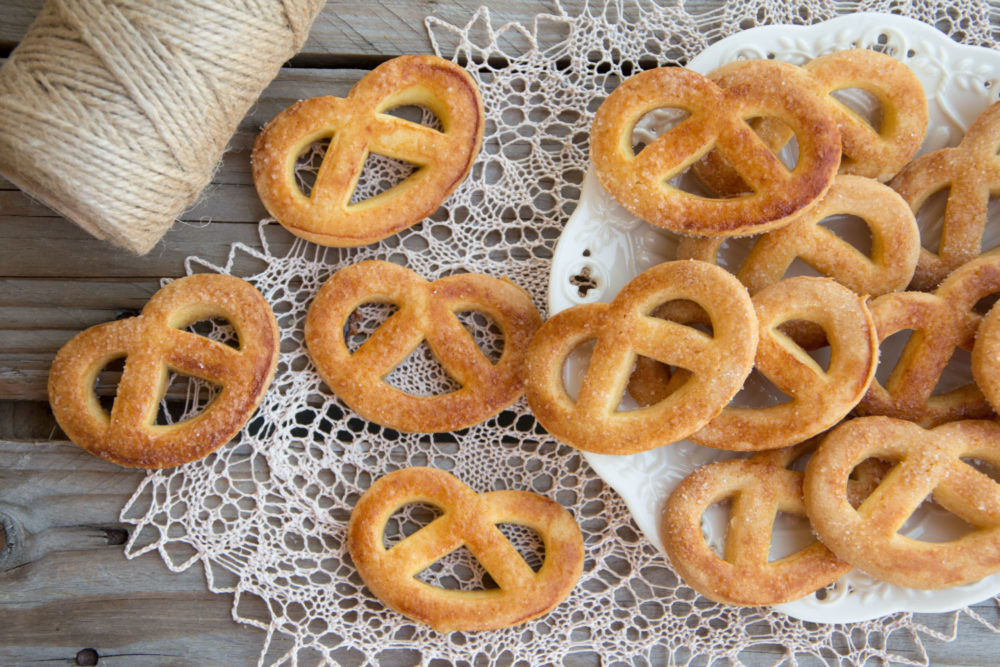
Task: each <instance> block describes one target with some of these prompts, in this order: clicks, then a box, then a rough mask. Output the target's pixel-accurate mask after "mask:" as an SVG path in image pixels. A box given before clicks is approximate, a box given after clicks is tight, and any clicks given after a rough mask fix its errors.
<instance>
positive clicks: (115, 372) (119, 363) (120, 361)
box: [94, 355, 125, 415]
mask: <svg viewBox="0 0 1000 667" xmlns="http://www.w3.org/2000/svg"><path fill="white" fill-rule="evenodd" d="M123 370H125V356H124V355H122V356H120V357H115V358H114V359H111V360H110V361H108V363H106V364H105V365H104V367H103V368H101V370H100V371H98V372H97V376H96V377H95V378H94V393H95V394H96V395H97V400H98V402H99V403H100V404H101V408H102V409H103V410H104V413H105V414H107V415H110V414H111V408H112V407H113V406H114V404H115V394H117V393H118V383H119V382H121V379H122V371H123Z"/></svg>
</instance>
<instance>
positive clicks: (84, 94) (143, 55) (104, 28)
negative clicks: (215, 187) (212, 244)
mask: <svg viewBox="0 0 1000 667" xmlns="http://www.w3.org/2000/svg"><path fill="white" fill-rule="evenodd" d="M324 1H325V0H158V1H157V2H148V0H49V1H48V2H47V3H46V5H45V7H44V9H43V10H42V13H41V14H40V15H39V17H38V18H37V19H36V20H35V22H34V23H33V24H32V26H31V28H30V30H29V31H28V34H27V35H26V36H25V38H24V40H23V41H22V42H21V43H20V44H19V45H18V47H17V48H16V49H15V50H14V52H13V53H12V54H11V57H10V59H9V61H8V62H7V63H6V64H5V65H4V67H3V68H2V69H0V173H2V174H3V175H4V176H6V177H7V178H8V179H10V180H11V181H12V182H13V183H14V184H15V185H17V186H18V187H20V188H21V189H23V190H24V191H26V192H27V193H28V194H30V195H31V196H33V197H35V198H36V199H38V200H40V201H42V202H44V203H46V204H47V205H49V206H50V207H52V208H54V209H55V210H57V211H59V212H60V213H62V214H63V215H65V216H66V217H68V218H70V219H71V220H73V221H74V222H76V223H77V224H79V225H80V226H81V227H83V228H84V229H86V230H87V231H88V232H90V233H91V234H93V235H94V236H97V237H98V238H102V239H108V240H110V241H111V242H113V243H115V244H117V245H120V246H123V247H125V248H128V249H129V250H132V251H133V252H137V253H145V252H148V251H149V250H150V248H152V247H153V245H155V244H156V242H157V241H158V240H159V239H160V238H161V237H162V236H163V234H164V233H166V231H167V229H169V228H170V226H171V224H172V223H173V221H174V220H175V219H176V218H177V216H178V215H179V214H180V213H181V212H182V211H183V210H184V209H185V208H187V207H189V206H190V205H191V204H192V203H194V201H195V200H196V199H197V197H198V195H199V193H200V192H201V191H202V189H203V188H204V187H205V186H206V185H207V184H208V183H209V182H210V181H211V179H212V174H213V173H214V171H215V167H216V165H217V163H218V161H219V159H220V158H221V156H222V152H223V150H224V149H225V147H226V144H227V143H228V141H229V139H230V137H231V136H232V135H233V133H234V132H235V131H236V126H237V124H238V123H239V121H240V120H241V119H242V118H243V116H244V115H245V114H246V112H247V110H248V109H249V108H250V105H251V104H253V103H254V101H255V100H256V99H257V97H258V96H259V95H260V93H261V92H262V91H263V89H264V87H265V86H266V85H267V84H268V83H269V82H270V81H271V80H272V79H273V78H274V76H275V75H276V74H277V72H278V69H279V68H280V67H281V65H282V63H284V62H285V61H286V60H287V59H288V58H290V57H291V56H292V55H294V54H295V53H296V52H297V51H298V50H299V48H300V47H301V46H302V43H303V42H304V41H305V39H306V35H307V34H308V31H309V26H310V25H311V24H312V21H313V19H314V18H315V16H316V14H317V13H318V12H319V9H320V8H321V7H322V6H323V3H324Z"/></svg>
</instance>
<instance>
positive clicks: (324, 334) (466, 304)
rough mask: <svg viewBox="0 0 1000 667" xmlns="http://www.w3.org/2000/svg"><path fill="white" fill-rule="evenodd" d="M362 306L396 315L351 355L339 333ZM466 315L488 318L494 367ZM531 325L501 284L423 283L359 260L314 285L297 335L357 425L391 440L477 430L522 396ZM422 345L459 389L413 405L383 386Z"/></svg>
mask: <svg viewBox="0 0 1000 667" xmlns="http://www.w3.org/2000/svg"><path fill="white" fill-rule="evenodd" d="M365 303H392V304H395V305H396V306H397V307H398V308H399V310H398V311H397V312H396V313H394V314H393V315H392V316H391V317H390V318H389V319H388V320H386V321H385V322H384V323H382V325H381V326H380V327H379V328H378V329H377V330H376V331H375V332H374V333H373V334H372V335H371V337H370V338H369V339H368V340H366V341H365V342H364V343H363V344H362V345H361V347H360V348H358V349H357V350H356V351H355V352H354V353H353V354H352V353H351V352H350V350H349V349H348V347H347V341H346V340H345V335H344V328H345V326H346V324H347V318H348V317H349V316H350V315H351V313H353V312H354V310H355V309H356V308H357V307H358V306H360V305H362V304H365ZM465 310H474V311H478V312H481V313H484V314H486V315H488V316H490V317H491V318H492V319H493V320H494V321H495V322H496V324H497V325H498V326H499V327H500V329H501V330H502V331H503V336H504V348H503V353H502V355H501V356H500V360H499V361H498V362H497V363H496V365H493V364H492V363H490V360H489V358H487V357H486V355H485V354H483V352H482V351H481V350H480V349H479V347H478V346H477V345H476V343H475V341H474V340H473V338H472V336H471V335H470V334H469V332H468V330H466V329H465V327H464V326H462V323H461V322H460V321H459V320H458V318H457V317H456V315H455V313H458V312H462V311H465ZM540 324H541V317H540V316H539V314H538V311H537V310H536V309H535V307H534V305H533V304H532V303H531V297H530V296H529V295H528V293H527V292H525V291H524V290H523V289H521V288H520V287H518V286H517V285H514V284H513V283H511V282H508V281H506V280H499V279H496V278H491V277H489V276H484V275H479V274H474V273H466V274H460V275H453V276H448V277H446V278H442V279H440V280H437V281H435V282H432V283H429V282H427V281H426V280H424V279H423V278H421V277H420V276H419V275H417V274H416V273H414V272H413V271H411V270H409V269H407V268H404V267H402V266H398V265H396V264H392V263H391V262H382V261H366V262H360V263H358V264H355V265H353V266H348V267H346V268H344V269H341V270H340V271H338V272H337V273H336V274H334V275H333V277H331V278H330V279H329V280H328V281H327V282H326V283H325V284H324V285H323V287H322V288H321V289H320V291H319V293H318V294H317V295H316V299H315V300H314V301H313V303H312V305H311V306H310V307H309V312H308V314H307V316H306V326H305V335H306V345H307V346H308V348H309V354H310V355H311V356H312V358H313V361H315V362H316V367H317V369H318V370H319V373H320V375H321V376H322V377H323V380H324V381H325V382H326V384H327V385H328V386H329V387H330V389H332V390H333V392H334V393H335V394H337V395H338V396H339V397H340V398H341V399H343V401H344V402H345V403H347V404H348V405H349V406H351V407H352V408H353V409H354V410H356V411H357V412H358V413H359V414H360V415H361V416H362V417H364V418H365V419H368V420H369V421H373V422H375V423H377V424H381V425H383V426H388V427H390V428H394V429H397V430H399V431H406V432H419V433H439V432H444V431H454V430H457V429H460V428H465V427H467V426H471V425H473V424H477V423H479V422H481V421H483V420H484V419H487V418H488V417H490V416H492V415H494V414H496V413H498V412H500V410H502V409H504V408H505V407H507V406H509V405H510V404H511V403H513V402H514V401H516V400H517V399H518V398H519V397H520V396H521V394H522V393H523V392H524V378H523V375H524V368H523V366H524V355H525V350H526V349H527V347H528V341H529V340H530V339H531V335H532V334H533V333H534V332H535V330H536V329H537V328H538V327H539V325H540ZM422 340H426V341H427V344H428V345H429V346H430V349H431V352H433V353H434V356H435V357H437V359H438V361H439V362H440V363H441V365H442V366H443V367H444V369H445V370H446V371H447V372H448V374H449V375H450V376H451V377H452V378H453V379H455V380H457V381H458V382H459V383H460V384H461V385H462V388H461V389H459V390H457V391H453V392H450V393H446V394H441V395H437V396H415V395H412V394H408V393H406V392H403V391H400V390H399V389H396V388H394V387H392V386H390V385H389V384H388V383H386V382H385V380H384V378H385V377H386V376H387V375H388V374H389V373H390V372H392V370H393V369H394V368H395V367H396V366H398V365H399V364H401V363H402V362H403V361H404V360H405V359H406V358H407V357H408V356H409V355H410V353H412V352H413V351H414V350H415V349H416V348H417V346H418V345H419V344H420V342H421V341H422Z"/></svg>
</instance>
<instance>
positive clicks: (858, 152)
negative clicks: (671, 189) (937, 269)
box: [695, 49, 928, 195]
mask: <svg viewBox="0 0 1000 667" xmlns="http://www.w3.org/2000/svg"><path fill="white" fill-rule="evenodd" d="M753 62H755V61H751V60H740V61H735V62H732V63H729V64H728V65H724V66H723V67H720V68H719V69H717V70H715V71H714V72H712V73H711V74H709V78H710V79H711V80H712V81H714V82H715V83H716V84H718V85H719V86H722V87H723V88H728V87H730V86H739V85H745V84H750V85H752V84H753V81H754V77H755V76H756V72H755V71H754V70H755V66H754V65H753V64H752V63H753ZM794 85H795V86H796V87H798V88H800V89H801V93H800V94H802V95H810V96H812V97H814V98H816V99H818V100H820V102H821V103H822V104H824V106H825V108H826V110H827V113H829V114H830V116H831V117H832V118H833V119H834V120H835V121H836V123H837V127H838V128H840V137H841V142H842V143H843V150H844V155H843V157H842V158H841V161H840V168H839V172H840V173H841V174H853V175H857V176H864V177H867V178H873V179H876V180H879V181H887V180H889V179H890V178H892V177H893V176H894V175H895V174H896V172H898V171H899V170H900V169H902V167H903V165H905V164H906V163H907V162H909V161H910V159H911V158H912V157H913V156H914V155H916V153H917V151H918V150H920V144H921V143H922V142H923V140H924V135H925V134H926V132H927V123H928V113H927V97H926V96H925V94H924V89H923V86H922V85H921V84H920V80H919V79H918V78H917V77H916V75H915V74H914V73H913V72H912V70H910V68H909V67H907V66H906V65H904V64H903V63H901V62H900V61H898V60H896V59H895V58H893V57H891V56H887V55H885V54H882V53H878V52H877V51H871V50H867V49H850V50H846V51H837V52H835V53H830V54H827V55H825V56H820V57H819V58H816V59H815V60H811V61H810V62H808V63H806V64H805V65H803V66H802V67H801V68H800V76H798V77H796V78H795V84H794ZM849 88H855V89H861V90H864V91H866V92H868V93H869V94H871V95H872V96H874V97H875V98H876V99H877V100H878V102H879V104H880V106H881V112H882V120H881V123H880V128H879V129H878V130H876V129H874V128H873V127H872V126H871V124H869V123H868V122H867V121H866V120H865V119H864V118H863V117H862V116H861V115H859V114H858V113H857V112H856V111H854V110H853V109H851V108H850V107H849V106H848V105H847V104H845V103H844V102H842V101H840V100H838V99H837V98H836V97H834V96H833V93H834V92H836V91H839V90H845V89H849ZM753 127H754V129H755V131H756V132H757V133H758V134H759V135H760V136H761V138H762V139H763V141H764V142H765V143H766V144H767V145H768V147H770V149H771V150H772V151H773V152H774V153H777V152H778V151H779V150H781V148H782V147H783V146H784V145H785V144H787V143H788V142H789V140H790V139H791V138H792V136H793V133H792V131H791V129H790V128H788V127H787V126H785V125H784V124H782V123H781V122H779V121H778V120H777V119H775V118H767V117H764V118H760V119H759V121H758V122H755V123H754V124H753ZM695 173H696V174H697V175H698V178H699V179H701V181H702V182H703V183H705V185H707V186H708V187H710V188H711V189H712V190H714V191H715V192H718V193H719V194H722V195H734V194H738V193H740V192H744V191H745V190H746V185H745V183H743V181H742V179H740V178H739V176H738V175H737V174H736V173H735V172H734V171H733V169H732V167H730V166H729V165H728V164H726V163H725V161H724V160H722V159H721V158H720V156H719V154H718V153H716V152H714V151H713V152H712V153H709V154H708V155H707V156H706V157H705V159H704V160H702V161H700V162H698V163H697V164H695Z"/></svg>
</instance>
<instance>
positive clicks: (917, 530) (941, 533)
mask: <svg viewBox="0 0 1000 667" xmlns="http://www.w3.org/2000/svg"><path fill="white" fill-rule="evenodd" d="M975 530H976V527H975V526H973V525H972V524H971V523H969V522H968V521H966V520H965V519H963V518H962V517H960V516H958V515H957V514H955V513H953V512H949V511H948V510H947V509H945V508H944V507H942V506H941V505H939V504H938V503H936V502H934V501H933V500H931V499H930V498H929V497H928V499H927V500H925V501H924V502H923V503H921V505H920V506H919V507H917V509H916V510H914V512H913V514H911V515H910V516H909V518H907V520H906V521H905V522H904V523H903V525H902V527H901V528H900V529H899V531H898V532H899V534H900V535H905V536H906V537H909V538H910V539H913V540H919V541H921V542H951V541H953V540H957V539H960V538H962V537H964V536H966V535H968V534H969V533H972V532H974V531H975Z"/></svg>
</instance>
